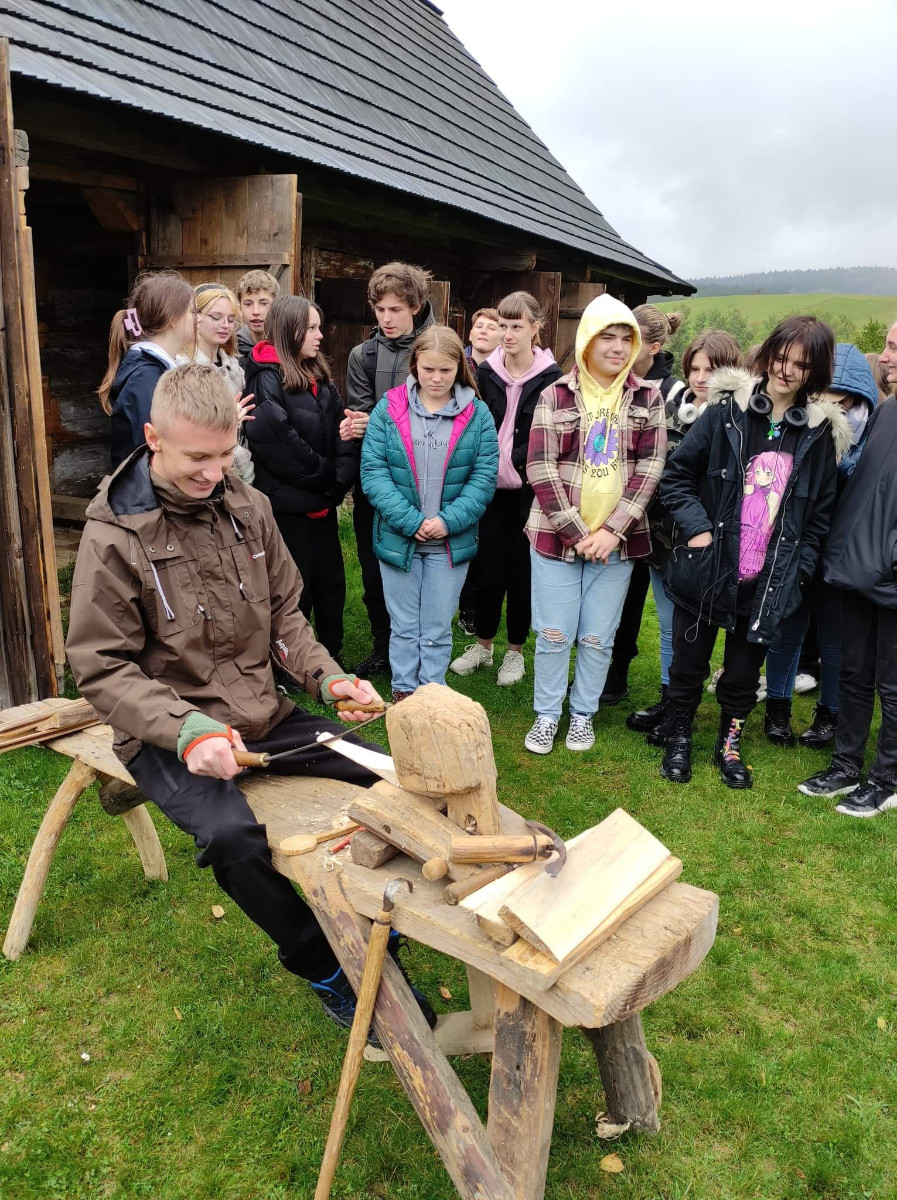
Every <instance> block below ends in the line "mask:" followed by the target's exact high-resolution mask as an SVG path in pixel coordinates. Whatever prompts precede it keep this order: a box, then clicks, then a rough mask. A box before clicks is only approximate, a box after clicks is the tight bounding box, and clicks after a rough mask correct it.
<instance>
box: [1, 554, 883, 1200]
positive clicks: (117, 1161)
mask: <svg viewBox="0 0 897 1200" xmlns="http://www.w3.org/2000/svg"><path fill="white" fill-rule="evenodd" d="M649 603H650V601H649ZM348 612H349V614H350V617H349V620H348V622H347V633H348V637H347V653H346V661H347V663H352V662H353V661H355V660H356V659H357V658H359V657H361V655H362V653H363V652H364V651H365V650H366V649H367V645H366V641H365V634H364V627H363V623H362V621H361V620H360V619H359V614H360V612H361V603H360V595H359V582H358V579H357V575H356V574H355V573H353V574H352V578H351V580H350V598H349V604H348ZM462 645H463V639H462V638H461V637H458V639H457V640H456V648H457V649H460V648H461V647H462ZM498 649H499V651H500V650H501V647H498ZM531 665H532V659H531V655H530V656H528V667H529V669H530V670H531ZM657 669H658V667H657V658H656V624H655V622H654V618H653V611H652V610H649V612H648V613H647V614H646V621H645V628H644V636H643V641H642V654H641V656H640V657H639V658H638V659H637V660H636V662H635V663H634V664H633V670H632V673H631V683H632V697H631V699H632V701H633V702H637V703H644V702H647V701H649V700H651V699H653V695H654V689H655V687H656V675H657ZM384 682H385V681H384ZM453 682H454V683H455V685H456V686H457V687H458V688H459V690H462V691H464V692H467V693H468V694H470V695H472V696H474V697H475V698H476V699H477V700H480V701H481V702H482V703H483V704H484V705H485V706H486V709H487V711H488V712H489V714H490V717H491V720H492V729H493V734H494V741H495V752H496V759H497V762H498V767H499V786H500V794H501V798H502V799H503V800H504V801H506V802H507V803H510V804H512V805H513V806H514V807H515V808H517V809H519V810H520V811H521V812H523V813H525V814H526V815H527V816H531V817H534V818H538V819H541V820H544V821H546V822H547V823H549V824H551V825H553V826H555V827H557V828H558V829H560V830H561V831H562V832H563V833H564V834H572V833H575V832H578V831H579V830H581V829H583V828H585V827H586V826H588V825H591V824H593V823H595V822H596V821H598V820H600V819H601V818H602V817H604V816H605V815H606V814H607V813H608V812H610V811H611V810H612V809H613V808H614V807H616V806H617V805H623V806H624V807H625V808H627V809H628V810H629V811H630V812H631V813H632V814H633V815H634V816H636V817H637V818H638V819H639V820H641V821H642V822H644V824H645V825H647V826H648V828H649V829H651V830H652V831H653V832H654V833H655V834H657V836H659V837H660V838H662V839H663V840H664V841H665V842H666V844H667V845H668V846H670V848H671V849H672V850H673V852H674V853H676V854H678V855H680V856H681V857H682V859H683V860H684V863H685V874H684V878H685V879H686V880H688V881H689V882H691V883H694V884H698V885H700V886H702V887H708V888H712V889H714V890H715V891H717V892H718V893H719V894H720V897H721V915H720V926H719V933H718V936H717V941H716V944H715V946H714V947H713V949H712V951H711V953H710V955H709V957H708V958H707V960H706V961H705V963H704V965H703V966H702V967H701V968H700V969H699V970H698V972H697V973H696V974H695V975H693V976H692V977H691V978H690V979H688V980H686V981H685V982H684V983H683V984H681V985H680V986H679V987H678V988H676V989H675V990H674V991H673V992H672V993H670V994H669V995H668V996H666V997H664V998H662V999H661V1000H659V1001H658V1002H657V1003H655V1004H653V1005H651V1006H650V1007H649V1009H648V1010H647V1011H646V1013H645V1015H644V1023H645V1029H646V1034H647V1038H648V1043H649V1046H650V1047H651V1049H652V1050H653V1052H654V1053H655V1054H656V1056H657V1058H658V1060H659V1062H660V1065H661V1069H662V1071H663V1076H664V1103H663V1109H662V1113H661V1117H662V1130H661V1133H660V1134H659V1135H658V1136H657V1137H654V1138H650V1137H635V1136H630V1135H626V1136H624V1138H623V1139H622V1140H621V1141H619V1142H617V1143H615V1144H613V1145H611V1144H609V1143H602V1142H599V1141H598V1140H597V1139H596V1138H595V1136H594V1132H593V1121H594V1116H595V1112H596V1110H598V1109H601V1108H602V1107H603V1102H602V1096H601V1087H600V1082H599V1079H598V1072H597V1069H596V1065H595V1062H594V1059H593V1058H592V1056H591V1052H590V1050H589V1048H588V1045H587V1043H586V1041H585V1039H584V1038H583V1037H582V1036H581V1035H580V1034H578V1033H577V1032H576V1031H573V1030H571V1031H568V1033H567V1035H566V1037H565V1041H564V1052H563V1061H562V1067H561V1083H560V1090H559V1097H558V1107H557V1118H556V1125H555V1136H554V1142H553V1148H552V1154H551V1159H550V1164H549V1174H548V1186H547V1192H546V1195H547V1197H548V1198H549V1200H597V1198H601V1197H615V1198H619V1200H655V1198H657V1200H660V1198H662V1200H684V1198H685V1197H689V1198H690V1200H755V1198H760V1200H786V1198H787V1200H792V1198H795V1200H796V1198H803V1197H825V1198H828V1200H861V1198H864V1197H875V1198H876V1200H891V1198H893V1197H894V1196H897V1165H895V1164H897V1131H895V1114H897V1066H895V1063H897V1053H895V1049H897V1047H895V1031H897V971H895V962H897V920H895V887H894V839H895V836H897V819H895V818H894V817H893V816H890V815H886V816H884V817H882V818H879V819H877V820H875V821H850V820H848V819H846V818H844V817H840V816H837V815H836V814H835V813H834V812H833V811H832V808H831V806H830V805H829V804H824V803H819V802H815V801H812V800H809V799H807V798H806V797H803V796H801V795H800V794H799V793H798V792H797V791H796V789H795V784H796V783H797V782H798V781H799V780H800V779H801V778H803V777H804V776H806V775H808V774H809V773H811V772H812V771H814V770H816V769H818V768H819V767H821V766H822V765H824V763H825V762H826V758H825V756H824V755H821V754H813V753H812V752H809V751H805V750H800V749H799V750H794V751H784V750H776V749H774V748H773V747H771V746H769V745H768V744H767V743H766V742H765V741H763V740H762V737H761V735H760V733H759V731H758V725H759V721H758V717H757V716H755V717H754V718H752V720H751V722H750V723H749V728H748V738H747V742H748V747H749V749H748V761H749V762H751V763H752V764H753V765H754V766H755V768H756V786H755V787H754V789H753V791H751V792H747V793H734V792H728V791H726V790H725V789H724V788H722V786H721V785H720V784H719V782H718V781H717V778H716V776H715V773H714V771H713V770H712V769H711V767H710V765H709V762H708V759H709V755H710V750H711V746H712V741H713V733H714V725H715V721H716V705H715V701H713V699H712V698H711V697H707V698H706V701H705V703H704V705H703V706H702V711H701V714H700V719H699V723H698V730H697V743H696V751H697V752H696V760H697V766H696V772H695V779H694V782H693V783H692V784H691V785H690V786H687V787H678V788H677V787H674V786H672V785H668V784H665V783H663V782H662V781H661V780H660V779H659V778H658V775H657V762H658V753H657V752H656V751H654V750H652V749H650V748H648V747H647V746H646V745H645V743H644V742H643V741H642V740H641V739H640V738H639V737H637V736H636V735H634V734H631V733H629V732H628V731H627V730H626V729H625V727H624V724H623V721H624V717H625V713H626V709H627V704H626V702H624V703H623V704H622V705H620V706H619V708H616V709H610V710H607V711H606V712H604V713H602V715H601V717H600V719H599V720H598V722H597V735H598V736H597V742H596V745H595V747H594V749H593V750H592V751H591V752H589V753H587V754H585V755H582V756H574V755H572V754H570V753H568V752H567V751H565V750H564V749H563V746H562V745H561V746H559V748H558V749H557V750H556V751H555V753H554V754H552V755H550V756H548V757H547V758H544V759H541V758H535V757H534V756H532V755H529V754H527V753H526V751H524V749H523V746H522V739H523V735H524V733H525V731H526V729H527V728H528V726H529V723H530V720H531V710H530V703H531V675H530V676H528V682H527V683H526V684H523V685H521V686H520V687H518V688H515V689H510V690H506V691H501V690H499V689H497V688H496V687H495V684H494V678H492V677H490V676H489V675H487V674H484V673H480V674H479V675H477V676H474V677H472V678H469V679H464V680H454V681H453ZM795 709H796V717H795V724H796V725H797V726H798V727H803V726H804V724H805V723H807V722H808V721H809V719H810V716H811V709H812V698H809V697H800V698H798V699H797V701H796V704H795ZM374 728H375V729H376V728H378V727H377V726H375V727H374ZM67 765H68V764H67V760H63V759H62V758H60V757H58V756H56V755H54V754H53V753H52V752H51V751H49V750H45V749H37V748H32V749H28V750H23V751H19V752H16V753H12V754H7V755H4V756H2V757H0V910H2V913H3V918H2V922H0V923H3V924H5V920H6V919H7V917H8V914H9V912H10V910H11V907H12V903H13V900H14V898H15V894H16V890H17V888H18V885H19V882H20V880H21V875H22V870H23V867H24V864H25V859H26V857H27V853H28V849H29V847H30V845H31V842H32V840H33V838H34V835H35V832H36V830H37V827H38V825H39V823H40V820H41V816H42V814H43V812H44V809H45V807H46V804H47V801H48V799H49V796H50V795H51V793H52V791H53V789H54V788H55V787H56V786H57V785H58V783H59V781H60V780H61V779H62V777H63V775H64V774H65V771H66V768H67ZM155 818H156V825H157V828H158V829H159V832H160V836H161V839H162V843H163V846H164V848H165V853H166V856H167V859H168V863H169V869H170V873H171V880H170V882H169V883H167V884H147V883H146V882H145V881H144V880H143V877H142V873H141V871H140V868H139V864H138V862H137V858H136V854H135V852H134V849H133V846H132V845H131V844H130V840H129V838H128V835H127V832H126V830H125V829H124V827H123V826H122V824H121V822H119V821H117V820H114V819H112V818H109V817H107V816H106V815H105V814H104V813H103V812H102V810H101V809H100V807H99V805H98V804H97V803H96V799H95V794H89V795H88V796H87V797H86V798H85V800H84V801H82V802H81V803H80V804H79V806H78V807H77V809H76V811H75V814H74V817H73V819H72V821H71V823H70V825H69V827H68V829H67V830H66V832H65V834H64V835H63V837H62V840H61V843H60V847H59V851H58V854H57V857H56V859H55V861H54V863H53V868H52V871H51V874H50V879H49V882H48V886H47V890H46V893H45V895H44V899H43V902H42V904H41V907H40V909H39V910H38V914H37V920H36V923H35V927H34V933H33V936H32V941H31V944H30V946H29V949H28V951H27V952H26V954H25V956H24V957H23V958H22V959H21V960H20V961H19V962H17V963H9V962H7V961H6V960H5V959H0V1196H2V1197H3V1200H37V1198H38V1197H64V1198H65V1200H73V1198H77V1200H80V1198H81V1197H90V1198H93V1197H116V1198H121V1200H125V1198H128V1200H130V1198H132V1197H143V1196H146V1197H152V1198H153V1200H185V1198H186V1197H190V1198H191V1200H305V1198H307V1197H310V1196H311V1194H312V1192H313V1189H314V1182H315V1179H316V1176H317V1169H318V1166H319V1162H320V1155H321V1152H322V1149H323V1145H324V1140H325V1137H326V1132H327V1128H328V1124H329V1120H330V1115H331V1110H332V1103H333V1098H334V1094H335V1089H336V1084H337V1081H338V1078H339V1070H340V1065H341V1059H342V1053H343V1050H344V1047H345V1037H344V1035H343V1034H342V1033H341V1032H340V1031H339V1030H337V1029H336V1028H335V1027H334V1026H332V1025H331V1024H330V1023H329V1022H327V1021H326V1020H325V1019H324V1018H323V1016H322V1014H321V1011H320V1009H319V1008H318V1005H317V1003H316V1001H315V1000H313V999H312V998H311V996H310V994H309V992H308V990H307V989H306V987H305V986H304V985H303V984H302V983H301V982H300V981H297V980H296V979H294V978H292V977H291V976H289V975H287V974H286V973H285V972H283V971H282V970H281V969H280V968H279V967H278V966H277V963H276V959H275V957H274V954H273V952H272V948H271V946H270V944H269V943H268V942H267V941H266V939H265V938H264V936H263V935H262V934H260V933H259V932H258V931H257V930H256V929H255V928H254V927H252V926H251V925H250V924H249V922H248V921H247V920H245V918H243V916H242V915H241V914H240V913H239V912H238V911H237V910H236V909H235V907H234V905H233V904H232V903H231V902H230V901H229V900H227V899H226V898H224V900H223V903H224V907H225V909H226V915H225V917H224V919H223V920H221V921H215V920H214V919H213V918H212V915H211V906H212V904H214V903H217V902H219V901H221V900H222V897H221V895H220V893H218V892H217V890H216V888H215V884H214V880H213V879H212V877H211V874H210V873H209V872H207V871H202V872H201V871H199V870H197V868H196V867H195V865H194V863H193V851H192V847H191V845H190V844H189V842H188V840H187V839H186V838H184V837H183V836H182V835H180V834H179V833H178V832H177V831H176V830H175V829H174V828H173V827H171V826H170V825H168V824H167V823H166V822H165V821H164V820H162V819H161V818H160V817H159V815H158V814H155ZM410 959H411V967H412V971H413V973H414V975H415V976H416V978H417V979H418V980H419V981H420V982H421V983H422V985H423V986H424V988H425V989H426V990H427V991H428V993H429V994H430V995H431V996H432V997H434V999H435V1002H436V1005H437V1007H439V1008H440V1009H441V1010H446V1009H448V1008H452V1007H463V1006H464V1005H465V1002H466V984H465V977H464V972H463V969H462V967H461V966H460V964H459V963H457V962H455V961H454V960H451V959H448V958H446V957H444V956H442V955H439V954H437V953H435V952H433V951H430V950H427V949H425V948H422V947H416V948H415V949H414V950H413V952H412V954H411V956H410ZM440 984H445V985H446V986H447V987H448V988H449V989H450V990H451V992H452V994H453V997H454V999H453V1000H452V1001H451V1002H446V1001H443V1000H442V999H441V998H440V995H439V991H438V987H439V985H440ZM82 1053H87V1054H89V1055H90V1061H89V1062H87V1063H85V1062H83V1061H82V1059H81V1055H82ZM455 1065H456V1067H457V1070H458V1072H459V1074H460V1076H461V1078H462V1080H463V1082H464V1084H465V1086H467V1087H468V1089H469V1090H470V1092H471V1095H472V1097H473V1099H474V1102H475V1104H476V1105H477V1106H478V1108H479V1109H480V1111H481V1112H482V1111H483V1108H484V1103H485V1098H486V1095H487V1092H488V1077H489V1076H488V1073H489V1065H488V1061H487V1060H486V1059H485V1058H481V1057H476V1058H471V1059H469V1060H466V1061H460V1060H455ZM305 1080H308V1081H310V1087H311V1090H310V1091H308V1092H304V1091H300V1089H299V1086H298V1085H299V1084H300V1083H303V1082H304V1081H305ZM611 1150H613V1151H615V1152H616V1153H618V1154H619V1155H620V1157H621V1158H622V1160H623V1162H624V1165H625V1171H624V1172H623V1174H621V1175H614V1176H611V1175H606V1174H605V1173H604V1172H602V1171H601V1170H600V1169H599V1166H598V1163H599V1160H600V1158H601V1157H602V1155H604V1154H606V1153H608V1152H609V1151H611ZM453 1196H455V1192H454V1190H453V1188H452V1186H451V1184H450V1182H449V1180H448V1178H447V1176H446V1175H445V1173H444V1171H443V1169H442V1167H441V1164H440V1162H439V1160H438V1158H437V1156H436V1154H435V1152H434V1151H433V1149H432V1147H431V1146H430V1144H429V1142H428V1141H427V1139H426V1137H425V1135H424V1134H423V1132H422V1130H421V1128H420V1126H419V1124H418V1122H417V1119H416V1117H415V1115H414V1112H413V1110H412V1108H411V1106H410V1104H409V1103H408V1101H407V1099H406V1098H405V1095H404V1092H403V1091H402V1088H401V1087H400V1085H399V1084H398V1082H397V1081H396V1078H395V1076H394V1074H393V1072H392V1070H391V1068H390V1067H389V1066H388V1064H365V1066H364V1069H363V1072H362V1078H361V1081H360V1085H359V1088H358V1093H357V1095H356V1099H355V1103H354V1107H353V1116H352V1119H351V1123H350V1127H349V1131H348V1136H347V1139H346V1144H345V1149H344V1152H343V1156H342V1160H341V1163H340V1167H339V1171H338V1176H337V1183H336V1186H335V1188H334V1197H335V1200H336V1198H342V1200H350V1198H351V1200H370V1198H381V1197H388V1198H389V1200H450V1198H451V1197H453Z"/></svg>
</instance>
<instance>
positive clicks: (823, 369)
mask: <svg viewBox="0 0 897 1200" xmlns="http://www.w3.org/2000/svg"><path fill="white" fill-rule="evenodd" d="M792 346H799V347H800V350H801V353H802V354H804V355H805V356H806V358H808V359H809V361H810V366H809V369H808V370H807V377H806V379H805V380H804V382H803V383H802V384H801V386H800V388H799V389H798V392H797V395H796V396H795V397H794V399H795V403H797V404H806V403H807V400H808V399H809V398H810V396H819V395H821V394H822V392H827V391H828V389H829V386H830V384H831V382H832V373H833V371H834V369H835V335H834V334H833V333H832V330H831V326H829V325H827V324H826V323H825V321H820V320H819V318H818V317H786V318H785V320H784V321H780V322H779V323H778V325H776V327H775V329H774V330H773V331H772V333H771V334H770V335H769V337H767V339H766V341H765V342H764V343H763V344H762V346H761V347H760V349H759V350H758V351H757V363H756V367H755V370H757V371H758V372H759V373H760V374H761V375H762V376H763V385H764V387H765V386H766V383H767V380H768V379H769V376H770V374H771V373H772V369H773V367H774V366H775V363H776V359H777V358H779V357H780V356H781V357H783V358H784V357H787V355H788V351H789V350H790V349H791V348H792Z"/></svg>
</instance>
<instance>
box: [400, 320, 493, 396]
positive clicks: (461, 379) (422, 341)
mask: <svg viewBox="0 0 897 1200" xmlns="http://www.w3.org/2000/svg"><path fill="white" fill-rule="evenodd" d="M430 350H433V351H435V352H436V353H437V354H444V355H445V357H446V358H453V359H454V360H455V362H456V363H457V365H458V374H457V375H456V376H455V383H463V384H464V385H465V386H466V387H469V388H473V390H474V393H475V394H476V395H477V396H479V394H480V392H479V388H478V387H477V381H476V378H475V377H474V374H473V371H471V369H470V360H469V359H468V357H467V355H466V354H465V353H464V346H463V344H462V342H461V339H460V338H459V337H458V335H457V333H455V331H454V329H449V327H448V325H428V326H427V328H426V329H425V330H424V331H423V332H422V333H421V334H420V335H419V336H418V339H417V341H416V342H415V343H414V349H413V350H412V351H411V361H410V362H409V363H408V370H409V371H410V372H411V374H412V375H413V376H414V378H415V379H417V360H418V359H419V358H420V356H421V355H422V354H426V353H427V352H428V351H430ZM419 382H420V380H419V379H418V383H419Z"/></svg>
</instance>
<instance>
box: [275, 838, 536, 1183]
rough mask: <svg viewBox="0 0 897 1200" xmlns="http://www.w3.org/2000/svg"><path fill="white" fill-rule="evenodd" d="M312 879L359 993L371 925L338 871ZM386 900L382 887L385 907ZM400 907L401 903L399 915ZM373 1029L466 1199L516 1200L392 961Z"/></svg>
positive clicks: (316, 902) (331, 937)
mask: <svg viewBox="0 0 897 1200" xmlns="http://www.w3.org/2000/svg"><path fill="white" fill-rule="evenodd" d="M292 861H295V862H301V861H302V860H301V859H296V860H292ZM355 869H356V870H359V869H360V868H355ZM367 873H368V874H373V872H367ZM309 877H310V878H312V876H311V874H310V876H309ZM313 879H314V882H310V883H309V885H308V886H307V887H306V888H305V893H306V897H307V899H308V901H309V904H310V905H311V906H312V908H313V909H314V911H315V915H316V916H317V918H318V920H319V921H320V923H321V926H322V928H323V930H324V932H325V934H326V935H327V939H328V941H329V942H330V944H331V946H332V947H333V949H334V952H335V953H336V956H337V958H338V959H339V960H340V963H341V964H342V967H343V970H344V971H345V972H346V974H347V975H348V977H349V981H350V983H351V984H352V986H353V987H354V988H355V989H356V990H357V989H358V988H359V986H360V984H361V977H362V973H363V968H364V959H365V954H366V949H367V941H366V931H365V924H366V923H364V922H362V921H361V920H360V918H359V917H358V916H357V914H356V913H355V912H354V911H353V909H352V906H351V904H350V903H349V901H348V900H347V899H346V895H345V893H344V892H343V889H342V887H341V884H340V878H339V876H338V875H337V874H336V873H331V874H329V875H328V874H326V873H324V872H315V873H314V876H313ZM382 895H383V892H382V889H381V894H380V899H381V901H382ZM402 908H403V903H402V902H401V901H400V902H398V903H397V904H396V908H395V912H394V914H393V915H394V917H395V916H398V915H399V913H400V912H401V911H402ZM378 911H379V910H378ZM374 1028H375V1029H376V1031H377V1035H378V1037H379V1038H380V1041H381V1043H382V1045H383V1046H384V1048H385V1050H386V1052H387V1053H388V1054H389V1057H390V1061H391V1062H392V1064H393V1067H394V1068H395V1072H396V1074H397V1075H398V1077H399V1080H400V1082H401V1084H402V1086H403V1087H404V1089H405V1091H406V1093H407V1095H408V1099H409V1100H410V1101H411V1103H412V1104H413V1105H414V1108H415V1111H416V1112H417V1115H418V1117H419V1118H420V1121H421V1124H422V1125H423V1127H424V1129H425V1130H426V1132H427V1135H428V1136H429V1138H430V1140H431V1141H432V1143H433V1145H434V1146H435V1147H436V1149H437V1151H438V1152H439V1155H440V1157H441V1158H442V1161H443V1163H444V1164H445V1168H446V1170H447V1171H448V1173H449V1175H450V1177H451V1179H452V1182H453V1183H454V1185H455V1187H456V1189H457V1191H458V1193H459V1195H460V1196H461V1197H462V1200H514V1193H513V1191H512V1189H511V1187H510V1186H509V1184H508V1181H507V1179H506V1178H505V1176H504V1173H503V1172H502V1169H501V1167H500V1165H499V1161H498V1158H497V1157H496V1154H495V1152H494V1150H493V1149H492V1146H491V1145H490V1142H489V1138H488V1137H487V1136H486V1131H485V1129H484V1128H483V1125H482V1122H481V1121H480V1119H479V1117H478V1116H477V1113H476V1110H475V1109H474V1107H473V1104H472V1103H471V1101H470V1097H469V1096H468V1095H467V1092H466V1091H465V1090H464V1088H463V1087H462V1085H461V1083H460V1081H459V1079H458V1077H457V1075H455V1072H454V1071H453V1070H452V1068H451V1066H450V1064H449V1062H448V1060H447V1059H446V1057H445V1055H444V1054H443V1053H442V1051H441V1050H440V1049H439V1047H438V1046H437V1044H436V1039H435V1037H434V1035H433V1031H432V1030H431V1029H430V1027H429V1026H428V1025H427V1022H426V1021H425V1020H424V1017H423V1013H422V1012H421V1011H420V1009H419V1008H418V1006H417V1004H416V1002H415V1000H414V997H413V996H412V994H411V989H410V988H409V986H408V984H407V983H406V982H405V980H404V979H403V978H402V975H401V973H400V971H399V969H398V967H397V966H396V965H395V963H394V962H393V961H392V959H391V958H390V957H389V955H387V956H386V961H385V962H384V964H383V976H382V979H381V982H380V990H379V992H378V994H377V1003H376V1007H375V1009H374Z"/></svg>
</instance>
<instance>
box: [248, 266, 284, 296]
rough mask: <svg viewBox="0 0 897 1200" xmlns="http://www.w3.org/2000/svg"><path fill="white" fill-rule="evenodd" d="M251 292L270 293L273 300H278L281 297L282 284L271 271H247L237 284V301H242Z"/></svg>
mask: <svg viewBox="0 0 897 1200" xmlns="http://www.w3.org/2000/svg"><path fill="white" fill-rule="evenodd" d="M250 292H270V293H271V298H272V299H273V300H276V299H277V297H278V296H279V295H280V284H279V283H278V282H277V280H276V279H275V278H274V276H273V275H272V274H271V272H270V271H261V270H254V271H247V272H246V274H245V275H243V276H242V277H241V279H240V282H239V283H238V284H237V299H238V300H240V301H242V299H243V297H244V296H246V295H248V294H249V293H250Z"/></svg>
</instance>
